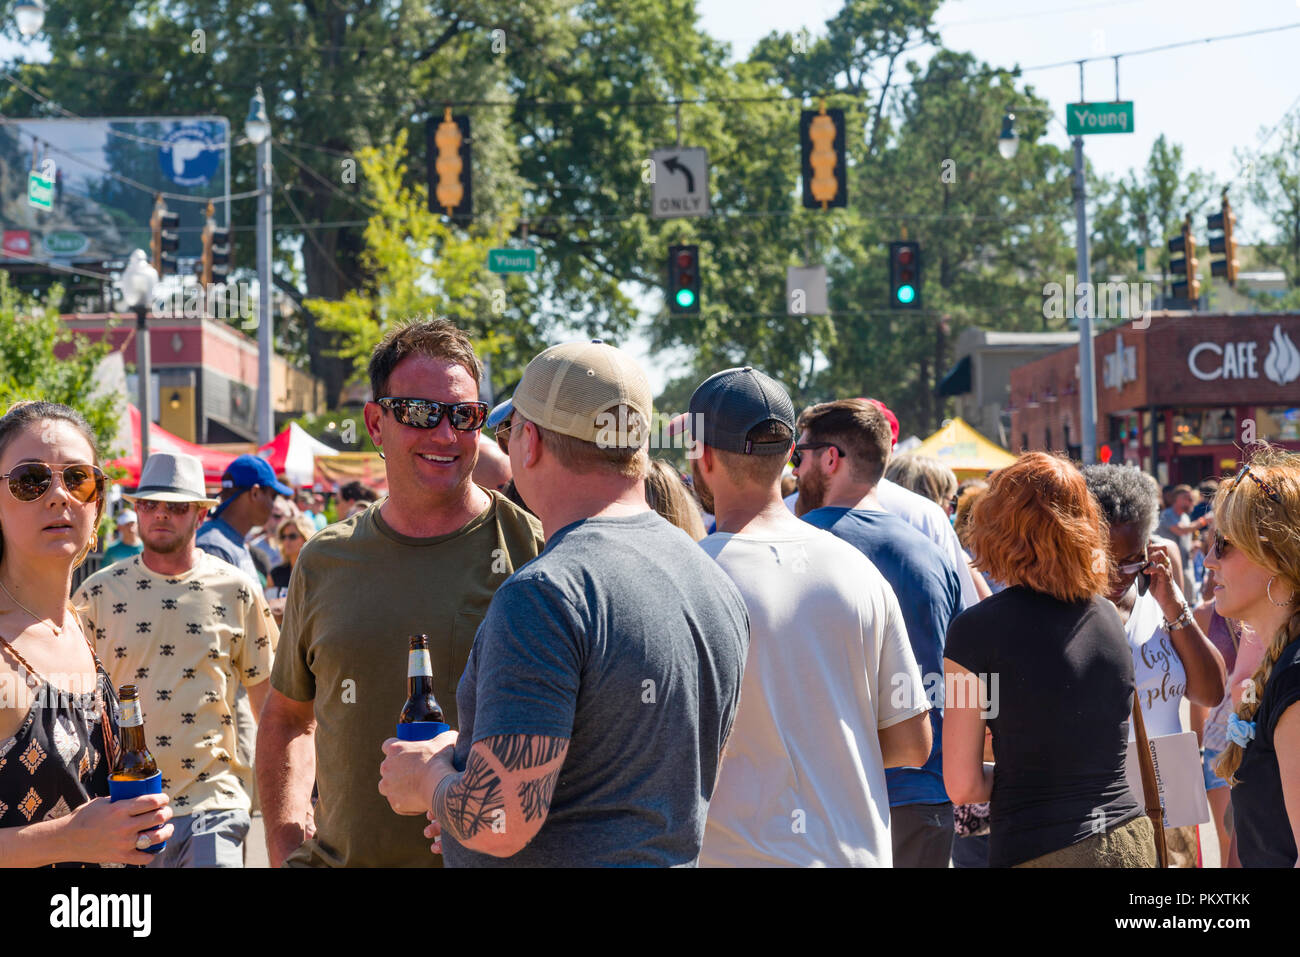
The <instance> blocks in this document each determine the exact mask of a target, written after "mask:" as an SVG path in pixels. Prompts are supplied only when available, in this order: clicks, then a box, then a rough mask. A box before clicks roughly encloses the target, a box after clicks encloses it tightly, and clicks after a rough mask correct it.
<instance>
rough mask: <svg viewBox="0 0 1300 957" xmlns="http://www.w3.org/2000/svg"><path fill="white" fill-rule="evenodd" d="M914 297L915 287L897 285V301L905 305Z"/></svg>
mask: <svg viewBox="0 0 1300 957" xmlns="http://www.w3.org/2000/svg"><path fill="white" fill-rule="evenodd" d="M915 298H916V289H915V288H914V287H912V286H907V285H903V286H899V287H898V301H899V302H901V303H903V304H904V305H906V304H907V303H909V302H911V301H912V300H913V299H915Z"/></svg>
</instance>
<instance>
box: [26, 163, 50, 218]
mask: <svg viewBox="0 0 1300 957" xmlns="http://www.w3.org/2000/svg"><path fill="white" fill-rule="evenodd" d="M27 202H28V203H30V204H31V205H33V206H35V207H36V208H37V209H53V208H54V180H52V179H47V178H46V177H44V176H42V175H41V174H40V173H38V172H36V171H35V170H32V171H31V172H30V173H28V174H27Z"/></svg>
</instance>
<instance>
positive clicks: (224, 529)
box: [194, 518, 262, 581]
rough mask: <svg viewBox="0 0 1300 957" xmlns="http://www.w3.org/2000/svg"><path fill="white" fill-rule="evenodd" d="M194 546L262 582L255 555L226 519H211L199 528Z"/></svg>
mask: <svg viewBox="0 0 1300 957" xmlns="http://www.w3.org/2000/svg"><path fill="white" fill-rule="evenodd" d="M194 544H196V545H198V547H199V548H201V549H203V550H204V551H205V552H207V553H208V554H209V555H215V556H216V557H217V558H220V559H221V560H222V561H224V562H229V563H230V564H232V565H234V566H235V567H236V568H238V569H239V570H240V571H242V572H243V573H244V574H245V575H247V576H248V577H249V578H251V579H253V581H261V578H262V576H261V575H259V574H258V573H257V565H256V564H255V563H254V562H253V553H252V552H250V551H249V550H248V545H246V544H245V543H244V536H242V535H240V534H239V533H238V532H237V531H235V530H234V529H233V528H232V527H231V526H230V525H229V524H227V523H226V521H225V520H224V519H220V518H210V519H208V520H207V521H206V522H204V523H203V524H202V525H200V526H199V534H198V537H197V538H196V539H195V542H194Z"/></svg>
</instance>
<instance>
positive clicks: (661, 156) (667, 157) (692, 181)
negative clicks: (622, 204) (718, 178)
mask: <svg viewBox="0 0 1300 957" xmlns="http://www.w3.org/2000/svg"><path fill="white" fill-rule="evenodd" d="M650 169H651V177H652V178H651V187H652V188H651V200H650V204H651V205H650V215H651V216H653V217H654V218H655V219H674V218H677V217H681V216H707V215H709V154H708V152H707V151H706V150H705V149H704V148H703V147H702V146H679V147H677V148H676V149H667V150H655V151H654V152H653V153H651V154H650Z"/></svg>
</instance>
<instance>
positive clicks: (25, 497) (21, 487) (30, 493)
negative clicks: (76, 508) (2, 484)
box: [0, 462, 104, 504]
mask: <svg viewBox="0 0 1300 957" xmlns="http://www.w3.org/2000/svg"><path fill="white" fill-rule="evenodd" d="M59 475H61V476H62V481H63V487H64V488H66V489H67V490H68V494H69V495H71V496H72V497H73V498H74V499H76V500H77V501H78V502H81V503H82V504H85V503H87V502H93V501H96V500H97V499H98V498H99V497H100V496H102V495H103V494H104V473H103V472H101V471H100V470H99V469H97V468H95V466H93V465H69V466H67V467H65V468H63V469H60V470H59ZM0 479H8V480H9V491H10V492H12V493H13V496H14V498H16V499H18V501H20V502H35V501H36V500H38V499H39V498H41V497H42V496H44V495H45V493H46V492H48V491H49V490H50V486H51V485H53V484H54V469H52V468H50V466H48V465H46V464H45V463H44V462H28V463H27V464H26V465H20V466H18V468H16V469H14V470H13V471H12V472H9V473H7V474H5V475H0Z"/></svg>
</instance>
